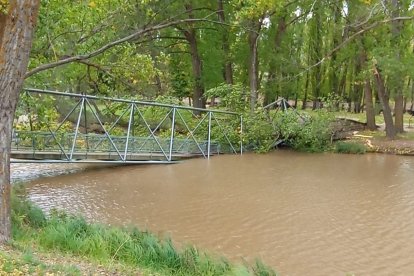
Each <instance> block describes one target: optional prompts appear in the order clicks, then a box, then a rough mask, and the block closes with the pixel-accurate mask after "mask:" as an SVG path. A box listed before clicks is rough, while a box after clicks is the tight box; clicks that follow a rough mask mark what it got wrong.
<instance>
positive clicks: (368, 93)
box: [364, 78, 377, 130]
mask: <svg viewBox="0 0 414 276" xmlns="http://www.w3.org/2000/svg"><path fill="white" fill-rule="evenodd" d="M364 89H365V111H366V118H367V127H368V129H369V130H376V129H377V126H376V124H375V110H374V104H373V102H372V87H371V82H370V80H369V78H367V79H366V80H365V86H364Z"/></svg>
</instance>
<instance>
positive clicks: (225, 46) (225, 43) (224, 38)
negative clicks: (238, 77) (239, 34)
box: [217, 0, 233, 84]
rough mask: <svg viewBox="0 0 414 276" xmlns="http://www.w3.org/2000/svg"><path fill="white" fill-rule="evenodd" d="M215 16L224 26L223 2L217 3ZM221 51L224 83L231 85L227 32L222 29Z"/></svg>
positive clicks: (231, 74)
mask: <svg viewBox="0 0 414 276" xmlns="http://www.w3.org/2000/svg"><path fill="white" fill-rule="evenodd" d="M217 8H218V10H217V15H218V19H219V21H220V23H222V24H224V23H225V22H226V17H225V15H224V4H223V0H218V1H217ZM222 41H223V45H222V49H223V53H224V70H223V71H224V81H225V82H226V83H227V84H233V64H232V62H231V54H230V43H229V32H228V30H227V29H226V28H224V27H223V36H222Z"/></svg>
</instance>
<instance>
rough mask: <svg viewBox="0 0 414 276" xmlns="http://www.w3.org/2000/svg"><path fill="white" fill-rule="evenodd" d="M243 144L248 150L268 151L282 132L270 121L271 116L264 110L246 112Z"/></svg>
mask: <svg viewBox="0 0 414 276" xmlns="http://www.w3.org/2000/svg"><path fill="white" fill-rule="evenodd" d="M243 124H244V125H243V127H244V131H243V144H244V145H245V148H246V149H248V150H253V151H255V152H258V153H264V152H268V151H269V150H270V149H271V146H272V144H273V142H274V141H275V140H277V139H278V138H279V136H280V133H279V132H278V131H277V130H275V129H274V128H273V127H272V124H270V123H269V118H268V117H267V115H266V113H264V112H263V111H258V112H255V113H254V114H246V115H245V116H244V120H243Z"/></svg>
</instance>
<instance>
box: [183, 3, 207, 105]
mask: <svg viewBox="0 0 414 276" xmlns="http://www.w3.org/2000/svg"><path fill="white" fill-rule="evenodd" d="M185 9H186V10H187V12H188V16H189V18H190V19H193V14H192V13H191V11H192V6H191V5H190V4H186V5H185ZM183 33H184V35H185V38H186V40H187V41H188V44H189V45H190V53H191V64H192V69H193V77H194V91H193V106H194V107H196V108H205V107H206V100H205V99H204V84H203V80H202V62H201V57H200V53H199V52H198V45H197V36H196V35H197V33H196V30H195V29H194V28H193V27H192V26H190V27H189V28H188V29H187V30H184V31H183Z"/></svg>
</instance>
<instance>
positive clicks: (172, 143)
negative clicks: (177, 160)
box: [168, 107, 176, 162]
mask: <svg viewBox="0 0 414 276" xmlns="http://www.w3.org/2000/svg"><path fill="white" fill-rule="evenodd" d="M175 111H176V110H175V107H174V108H173V114H172V120H171V136H170V152H169V156H168V161H170V162H171V160H172V150H173V145H174V131H175Z"/></svg>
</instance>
